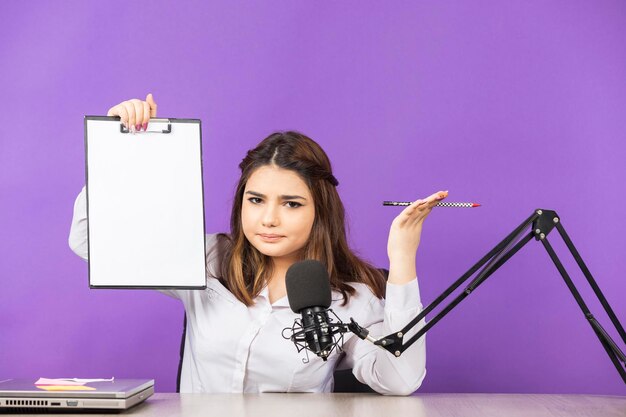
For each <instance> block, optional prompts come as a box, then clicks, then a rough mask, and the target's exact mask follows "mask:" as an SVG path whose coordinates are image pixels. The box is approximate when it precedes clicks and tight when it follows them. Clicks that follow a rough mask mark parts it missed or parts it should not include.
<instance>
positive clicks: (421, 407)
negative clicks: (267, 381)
mask: <svg viewBox="0 0 626 417" xmlns="http://www.w3.org/2000/svg"><path fill="white" fill-rule="evenodd" d="M122 414H128V415H134V416H168V417H177V416H181V417H192V416H202V417H210V416H220V417H222V416H228V417H238V416H242V417H243V416H245V417H251V416H263V417H265V416H269V417H281V416H289V417H308V416H311V417H332V416H337V417H351V416H359V417H361V416H381V417H426V416H428V417H474V416H476V417H478V416H480V417H491V416H493V417H517V416H519V417H544V416H545V417H557V416H558V417H566V416H576V417H609V416H615V417H624V416H626V396H625V397H614V396H599V395H554V394H419V393H418V394H416V395H414V396H411V397H387V396H382V395H377V394H244V395H242V394H169V393H157V394H154V395H153V396H152V397H150V398H149V399H148V400H146V401H145V402H144V403H142V404H140V405H138V406H136V407H134V408H132V409H130V410H127V411H125V412H124V413H122ZM88 415H90V416H94V415H97V414H88ZM108 415H109V416H111V414H108Z"/></svg>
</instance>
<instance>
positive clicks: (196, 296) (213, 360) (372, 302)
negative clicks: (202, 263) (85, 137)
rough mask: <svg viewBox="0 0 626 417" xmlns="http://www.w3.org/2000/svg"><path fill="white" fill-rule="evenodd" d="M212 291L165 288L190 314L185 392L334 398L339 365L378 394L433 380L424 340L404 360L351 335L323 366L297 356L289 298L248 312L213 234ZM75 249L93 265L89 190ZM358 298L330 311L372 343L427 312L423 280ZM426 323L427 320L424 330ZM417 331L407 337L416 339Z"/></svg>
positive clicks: (362, 288)
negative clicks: (288, 331) (225, 274)
mask: <svg viewBox="0 0 626 417" xmlns="http://www.w3.org/2000/svg"><path fill="white" fill-rule="evenodd" d="M206 242H207V247H206V249H207V266H208V270H209V274H208V275H209V277H207V288H206V289H205V290H163V291H161V292H163V293H164V294H167V295H169V296H172V297H175V298H177V299H180V300H181V301H182V303H183V304H184V306H185V312H186V315H187V333H186V340H185V351H184V358H183V367H182V375H181V387H180V390H181V392H184V393H188V392H209V393H260V392H331V391H332V389H333V372H334V370H335V368H336V367H337V365H338V364H339V362H341V365H340V367H342V368H352V372H353V373H354V375H355V376H356V378H357V379H358V380H359V381H361V382H363V383H366V384H368V385H369V386H370V387H372V388H373V389H374V390H375V391H377V392H379V393H382V394H390V395H408V394H411V393H412V392H414V391H415V390H417V389H418V388H419V386H420V385H421V383H422V381H423V379H424V377H425V375H426V368H425V363H426V346H425V337H422V338H421V339H420V340H418V341H417V342H416V343H414V344H413V345H412V346H411V347H410V348H409V349H408V350H406V351H405V352H404V353H403V354H402V356H400V357H395V356H394V355H392V354H391V353H389V352H387V351H385V350H383V349H381V348H379V347H377V346H375V345H373V344H372V343H370V342H369V341H366V340H361V339H359V338H358V337H356V336H354V335H353V334H351V333H346V334H345V335H344V345H343V352H338V351H334V352H333V353H332V354H331V355H330V357H329V358H328V360H327V361H326V362H324V361H323V360H322V359H320V358H318V357H317V356H315V355H314V354H312V353H309V355H308V361H307V355H306V353H305V351H301V352H298V351H297V349H296V347H295V346H294V344H293V343H292V342H291V341H289V340H287V339H284V338H283V336H282V334H283V329H284V328H286V327H291V326H292V325H293V323H294V319H296V318H299V317H300V316H299V314H295V313H294V312H292V311H291V309H290V308H289V303H288V300H287V297H283V298H281V299H279V300H276V301H275V302H274V303H273V304H271V303H270V302H269V296H268V290H267V287H266V288H265V289H264V290H263V291H262V292H261V294H259V296H258V297H256V298H255V300H254V301H255V303H254V304H253V305H252V306H250V307H248V306H246V305H245V304H243V303H241V302H240V301H239V300H237V298H235V296H234V295H233V294H232V293H231V292H230V291H229V290H228V289H226V288H225V287H224V286H223V285H222V284H221V283H220V282H219V281H218V280H217V279H215V278H211V277H210V276H218V275H217V274H215V272H216V269H217V265H218V259H217V250H216V243H217V237H216V235H207V239H206ZM69 245H70V247H71V248H72V250H73V251H74V252H75V253H76V254H77V255H79V256H81V257H82V258H83V259H87V212H86V201H85V189H84V188H83V190H82V191H81V193H80V194H79V195H78V197H77V199H76V202H75V204H74V218H73V220H72V227H71V230H70V236H69ZM351 285H352V286H353V287H354V288H355V289H356V293H355V294H354V295H353V296H352V297H350V301H349V302H348V303H347V304H346V305H345V306H342V305H341V304H342V303H343V298H342V295H341V293H338V292H335V291H333V292H332V304H331V307H330V308H331V309H332V310H333V311H334V312H335V314H336V315H337V316H338V317H339V319H341V320H342V321H344V322H346V321H349V320H350V318H351V317H353V318H354V319H355V320H356V321H357V322H358V323H359V324H360V325H361V326H362V327H365V328H367V329H368V330H369V331H370V335H371V336H373V337H377V336H385V335H388V334H390V333H393V332H395V331H398V330H400V329H402V327H404V325H406V323H408V322H409V321H410V320H411V319H413V318H414V317H415V316H417V314H418V313H419V312H420V311H421V309H422V305H421V302H420V293H419V287H418V283H417V279H414V280H413V281H411V282H409V283H407V284H404V285H395V284H390V283H388V284H387V292H386V299H384V300H381V299H379V298H377V297H376V296H375V295H374V294H373V293H372V292H371V291H370V290H369V288H368V287H367V286H366V285H364V284H361V283H352V284H351ZM423 325H424V321H422V322H420V325H419V326H416V327H417V328H420V327H422V326H423ZM417 328H415V329H413V330H411V331H410V332H409V333H408V334H407V335H405V340H406V338H408V337H411V336H412V335H413V334H414V333H415V332H416V331H417Z"/></svg>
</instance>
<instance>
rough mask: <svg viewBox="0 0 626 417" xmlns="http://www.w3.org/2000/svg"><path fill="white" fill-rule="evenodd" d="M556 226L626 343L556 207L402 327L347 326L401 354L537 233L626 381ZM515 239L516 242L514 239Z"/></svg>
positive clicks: (531, 220)
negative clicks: (371, 330) (564, 257)
mask: <svg viewBox="0 0 626 417" xmlns="http://www.w3.org/2000/svg"><path fill="white" fill-rule="evenodd" d="M530 225H532V227H531V230H530V232H526V229H527V228H528V226H530ZM555 227H556V229H557V230H558V232H559V234H560V235H561V238H562V239H563V240H564V241H565V244H566V245H567V248H568V249H569V251H570V253H571V254H572V256H573V257H574V259H575V260H576V263H577V264H578V266H579V267H580V269H581V270H582V272H583V274H584V275H585V277H586V278H587V281H588V282H589V285H590V286H591V288H592V289H593V291H594V293H595V294H596V296H597V297H598V299H599V300H600V303H601V304H602V306H603V307H604V310H605V311H606V313H607V315H608V316H609V318H610V319H611V322H612V323H613V325H614V326H615V328H616V329H617V332H618V334H619V335H620V337H621V338H622V341H623V342H624V343H625V344H626V332H625V331H624V328H623V327H622V325H621V323H620V321H619V320H618V319H617V316H616V315H615V313H614V312H613V309H612V308H611V306H610V305H609V303H608V301H607V300H606V298H605V297H604V294H602V291H601V290H600V288H599V287H598V285H597V283H596V281H595V280H594V278H593V276H592V275H591V272H589V269H588V268H587V266H586V265H585V263H584V261H583V260H582V258H581V256H580V254H579V253H578V251H577V250H576V247H575V246H574V244H573V243H572V241H571V239H570V238H569V236H568V235H567V233H566V232H565V229H564V228H563V225H562V224H561V222H560V218H559V216H558V215H557V214H556V212H555V211H553V210H544V209H537V210H535V212H534V213H533V214H532V215H531V216H530V217H528V218H527V219H526V220H524V222H523V223H522V224H521V225H520V226H518V227H517V228H516V229H515V230H513V231H512V232H511V233H510V234H509V235H508V236H507V237H506V238H504V240H502V241H501V242H500V243H498V245H496V246H495V247H494V248H493V249H492V250H491V251H490V252H489V253H488V254H487V255H485V256H484V257H483V258H482V259H481V260H480V261H478V262H477V263H476V264H475V265H474V266H472V267H471V268H470V269H469V270H468V271H467V272H466V273H465V274H463V275H462V276H461V277H460V278H459V279H458V280H456V281H455V282H454V283H453V284H452V285H451V286H450V287H449V288H448V289H446V290H445V291H444V292H443V293H442V294H441V295H440V296H439V297H437V298H436V299H435V300H434V301H433V302H432V303H431V304H430V305H429V306H428V307H426V308H425V309H424V310H422V311H421V312H420V314H418V315H417V317H415V318H414V319H413V320H411V321H410V322H409V323H408V324H407V325H406V326H404V328H402V329H401V330H400V331H398V332H395V333H392V334H390V335H387V336H385V337H382V338H380V339H373V338H372V337H371V336H369V335H368V332H367V330H365V329H363V328H362V327H361V326H359V325H358V324H357V323H356V322H355V321H354V320H352V322H351V323H350V324H348V328H349V329H350V330H351V331H352V332H353V333H355V334H356V335H357V336H358V337H360V338H361V339H366V338H367V339H369V340H370V341H373V342H374V344H376V345H378V346H380V347H381V348H383V349H385V350H387V351H389V352H390V353H392V354H393V355H395V356H400V355H402V352H404V351H405V350H406V349H408V348H409V347H410V346H411V345H412V344H413V343H415V342H416V341H418V340H419V339H420V338H421V337H422V336H423V335H424V334H426V332H427V331H428V330H430V328H432V327H433V326H434V325H435V324H437V323H438V322H439V320H441V319H442V318H443V317H445V316H446V315H447V314H448V313H449V312H450V311H451V310H452V309H453V308H454V307H456V306H457V305H458V304H460V303H461V301H463V300H464V299H465V298H467V297H468V296H469V295H470V294H471V293H472V292H473V291H474V290H475V289H476V288H478V286H480V285H481V284H482V283H483V282H485V281H486V280H487V278H489V277H490V276H491V275H492V274H493V273H494V272H495V271H496V270H497V269H498V268H500V267H501V266H502V265H503V264H504V263H505V262H506V261H508V260H509V259H511V257H512V256H513V255H515V254H516V253H517V252H518V251H519V250H520V249H521V248H522V247H524V246H525V245H526V244H527V243H528V242H529V241H530V240H531V239H532V238H533V237H534V238H535V239H536V240H538V241H541V243H542V244H543V246H544V248H545V249H546V251H547V252H548V255H549V256H550V258H551V259H552V261H553V262H554V264H555V266H556V268H557V269H558V271H559V273H560V274H561V276H562V277H563V280H564V281H565V284H566V285H567V287H568V288H569V290H570V292H571V293H572V296H573V297H574V299H575V300H576V302H577V303H578V306H579V307H580V309H581V311H582V312H583V314H584V315H585V318H586V319H587V321H588V322H589V324H590V325H591V328H592V329H593V331H594V333H595V334H596V336H597V337H598V339H599V340H600V343H601V344H602V346H603V347H604V349H605V350H606V353H607V354H608V356H609V359H611V361H612V362H613V364H614V365H615V368H616V369H617V372H618V373H619V374H620V376H621V377H622V380H623V381H624V383H626V369H625V367H626V355H624V353H623V352H622V351H621V350H620V349H619V347H618V346H617V344H616V343H615V342H614V341H613V339H611V337H610V336H609V334H608V333H607V332H606V331H605V330H604V328H603V327H602V326H601V325H600V323H599V322H598V321H597V320H596V318H595V317H594V316H593V314H591V312H590V311H589V308H588V307H587V305H586V304H585V302H584V300H583V298H582V296H581V295H580V293H579V292H578V290H577V288H576V286H575V285H574V283H573V282H572V280H571V278H570V276H569V275H568V273H567V271H566V270H565V268H564V267H563V264H562V263H561V261H560V259H559V257H558V256H557V255H556V253H555V252H554V249H553V248H552V246H551V245H550V242H549V241H548V234H549V233H550V232H551V231H552V230H553V229H554V228H555ZM518 240H519V241H518ZM516 241H517V243H515V242H516ZM485 264H486V265H485ZM483 265H484V267H483ZM481 267H482V270H481V271H480V272H479V273H478V275H477V276H476V278H475V279H474V280H473V281H472V282H471V283H470V284H469V285H468V286H467V287H466V288H465V289H464V290H463V292H462V293H460V294H459V295H458V296H456V297H455V298H454V299H453V300H452V302H450V304H448V305H447V306H446V307H445V308H444V309H443V310H442V311H441V312H440V313H439V314H437V315H436V316H435V317H434V318H432V319H431V320H430V321H428V322H427V323H426V325H424V327H422V328H421V329H420V330H418V331H417V333H416V334H415V335H413V336H412V337H411V338H409V339H408V340H406V341H404V335H405V334H406V333H407V332H408V331H410V330H411V329H412V328H413V327H415V326H416V325H417V324H418V323H419V322H420V321H421V320H423V319H424V318H425V317H426V315H427V314H429V313H430V312H431V311H432V310H433V309H434V308H435V307H437V306H438V305H439V304H441V303H442V302H443V301H444V300H445V299H446V298H448V297H449V296H450V294H452V292H454V290H456V289H457V288H458V287H459V286H460V285H461V284H463V283H464V282H466V281H467V280H468V279H469V278H470V277H471V276H472V275H474V273H475V272H476V271H478V270H479V269H480V268H481ZM620 362H621V363H620Z"/></svg>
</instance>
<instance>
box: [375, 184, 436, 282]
mask: <svg viewBox="0 0 626 417" xmlns="http://www.w3.org/2000/svg"><path fill="white" fill-rule="evenodd" d="M447 196H448V192H447V191H439V192H436V193H434V194H432V195H430V196H429V197H427V198H425V199H423V200H416V201H414V202H413V203H412V204H411V205H410V206H408V207H406V208H405V209H404V210H402V212H401V213H400V214H399V215H398V216H397V217H396V218H395V219H394V220H393V222H392V223H391V229H390V230H389V240H388V242H387V255H388V256H389V263H390V265H389V280H390V281H397V280H399V281H406V279H413V278H415V274H413V276H409V277H403V276H404V275H406V274H409V275H410V274H411V273H412V271H413V270H414V269H415V255H416V253H417V248H418V247H419V244H420V237H421V235H422V225H423V224H424V220H425V219H426V217H427V216H428V215H429V214H430V212H431V210H432V209H433V207H435V205H436V204H437V203H438V202H440V201H441V200H443V199H444V198H446V197H447ZM392 272H397V273H398V274H396V273H393V274H392ZM396 275H399V276H398V277H397V279H393V278H394V277H395V276H396Z"/></svg>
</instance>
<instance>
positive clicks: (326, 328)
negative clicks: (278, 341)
mask: <svg viewBox="0 0 626 417" xmlns="http://www.w3.org/2000/svg"><path fill="white" fill-rule="evenodd" d="M285 284H286V286H287V298H288V299H289V306H290V307H291V310H293V312H294V313H300V314H301V315H302V322H301V323H296V325H297V326H296V325H294V328H292V329H291V330H292V331H293V334H292V336H291V337H290V339H291V340H292V341H293V342H294V343H296V346H298V342H300V344H302V342H304V343H305V345H303V346H301V347H298V350H302V349H303V348H306V349H308V350H311V351H312V352H313V353H315V354H316V355H317V356H319V357H321V358H322V359H323V360H326V359H328V356H329V355H330V353H331V352H332V350H333V349H334V348H335V346H336V343H335V340H334V339H335V338H334V333H336V326H337V325H336V324H335V325H333V324H331V322H332V319H330V318H329V317H328V311H329V310H328V307H330V303H331V293H330V279H329V278H328V272H327V271H326V267H325V266H324V265H322V263H321V262H319V261H315V260H306V261H301V262H296V263H295V264H293V265H292V266H291V267H290V268H289V269H288V270H287V275H286V277H285ZM330 311H332V310H330ZM333 314H334V313H333ZM296 322H297V320H296ZM286 330H287V329H286ZM297 330H299V331H297Z"/></svg>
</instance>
